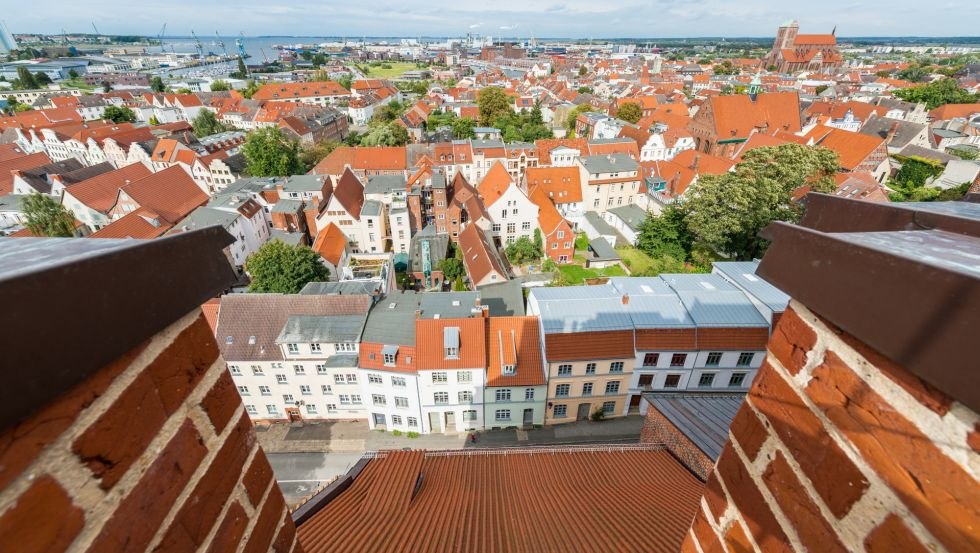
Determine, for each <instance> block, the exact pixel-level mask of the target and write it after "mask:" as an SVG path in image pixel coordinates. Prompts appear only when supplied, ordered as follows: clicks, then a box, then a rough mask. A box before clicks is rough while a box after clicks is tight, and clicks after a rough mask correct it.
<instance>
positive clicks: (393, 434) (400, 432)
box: [391, 430, 402, 436]
mask: <svg viewBox="0 0 980 553" xmlns="http://www.w3.org/2000/svg"><path fill="white" fill-rule="evenodd" d="M391 435H392V436H401V435H402V431H401V430H392V431H391Z"/></svg>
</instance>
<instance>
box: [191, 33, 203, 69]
mask: <svg viewBox="0 0 980 553" xmlns="http://www.w3.org/2000/svg"><path fill="white" fill-rule="evenodd" d="M191 36H192V37H194V49H195V50H197V57H198V59H200V60H201V61H204V45H203V44H201V40H200V39H199V38H197V35H196V34H194V30H193V29H191Z"/></svg>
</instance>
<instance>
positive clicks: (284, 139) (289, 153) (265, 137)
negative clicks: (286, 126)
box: [242, 127, 303, 177]
mask: <svg viewBox="0 0 980 553" xmlns="http://www.w3.org/2000/svg"><path fill="white" fill-rule="evenodd" d="M242 153H243V154H244V156H245V170H246V171H247V172H248V174H249V175H250V176H253V177H284V176H287V175H296V174H299V173H302V172H303V164H302V163H301V162H300V160H299V145H298V144H297V143H296V141H295V140H292V139H290V138H289V137H288V136H286V134H285V133H283V132H282V129H280V128H279V127H264V128H261V129H258V130H255V131H252V132H251V133H249V135H248V138H247V139H245V145H244V146H243V147H242Z"/></svg>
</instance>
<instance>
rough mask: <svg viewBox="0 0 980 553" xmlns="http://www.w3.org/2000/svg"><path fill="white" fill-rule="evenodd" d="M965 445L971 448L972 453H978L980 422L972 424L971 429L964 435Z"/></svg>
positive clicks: (979, 449)
mask: <svg viewBox="0 0 980 553" xmlns="http://www.w3.org/2000/svg"><path fill="white" fill-rule="evenodd" d="M966 445H968V446H970V448H971V449H973V452H974V453H980V424H976V425H974V426H973V430H971V431H970V433H969V434H967V435H966Z"/></svg>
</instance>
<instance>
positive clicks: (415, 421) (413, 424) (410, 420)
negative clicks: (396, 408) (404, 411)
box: [408, 417, 419, 428]
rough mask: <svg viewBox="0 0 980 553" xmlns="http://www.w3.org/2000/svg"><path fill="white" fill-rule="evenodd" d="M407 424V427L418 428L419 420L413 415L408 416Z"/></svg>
mask: <svg viewBox="0 0 980 553" xmlns="http://www.w3.org/2000/svg"><path fill="white" fill-rule="evenodd" d="M408 426H409V428H418V426H419V420H418V419H417V418H415V417H408Z"/></svg>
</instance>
